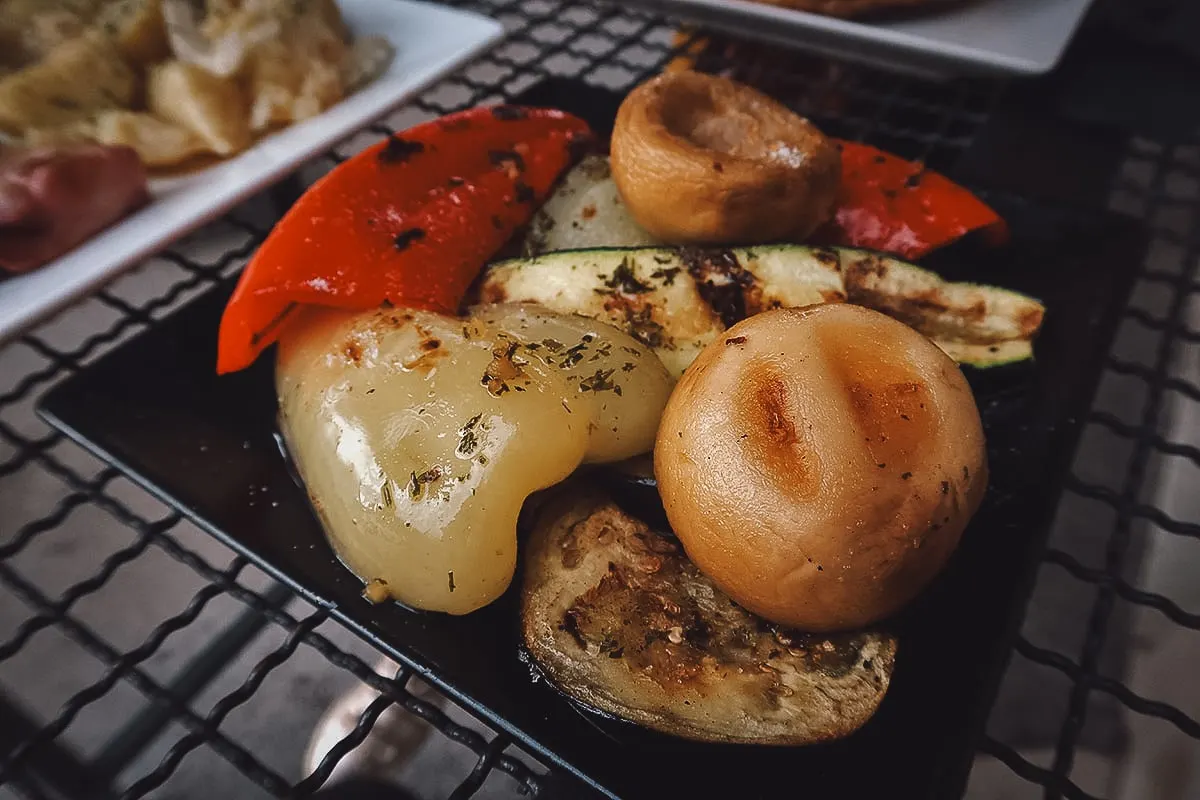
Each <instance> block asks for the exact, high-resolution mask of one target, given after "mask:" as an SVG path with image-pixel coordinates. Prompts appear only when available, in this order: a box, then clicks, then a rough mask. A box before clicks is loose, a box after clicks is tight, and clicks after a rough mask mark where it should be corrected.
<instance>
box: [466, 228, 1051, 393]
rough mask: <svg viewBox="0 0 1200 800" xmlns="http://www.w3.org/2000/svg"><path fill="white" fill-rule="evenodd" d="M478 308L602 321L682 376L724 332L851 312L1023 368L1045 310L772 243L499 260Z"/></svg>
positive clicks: (850, 258) (995, 293)
mask: <svg viewBox="0 0 1200 800" xmlns="http://www.w3.org/2000/svg"><path fill="white" fill-rule="evenodd" d="M480 295H481V297H482V299H483V300H484V301H485V302H508V301H522V302H530V301H531V302H536V303H541V304H542V305H544V306H547V307H549V308H551V309H553V310H555V311H558V312H561V313H576V314H583V315H584V316H588V317H593V318H595V319H600V320H604V321H606V322H608V323H610V324H612V325H615V326H617V327H618V328H621V329H623V330H625V331H627V332H628V333H630V334H632V335H633V336H634V337H636V338H638V339H640V340H641V341H642V342H643V343H645V344H646V345H648V346H649V347H652V348H654V350H655V351H656V352H657V353H658V356H659V358H661V359H662V361H663V363H664V364H666V365H667V368H668V369H669V370H671V372H672V373H673V374H674V375H676V376H679V375H681V374H682V373H683V370H685V369H686V368H687V366H688V365H689V364H691V363H692V361H693V360H694V359H695V358H696V356H697V355H698V354H699V353H700V351H701V350H702V349H703V348H704V347H705V346H706V345H707V344H708V343H709V342H711V341H713V340H714V339H716V338H717V337H718V336H720V335H721V334H722V333H723V332H724V331H725V330H726V329H727V328H728V327H729V326H731V325H733V324H734V323H736V322H738V321H740V320H742V319H745V318H746V317H748V316H752V315H754V314H757V313H760V312H762V311H766V310H768V309H771V308H779V307H799V306H805V305H813V304H818V303H840V302H847V301H848V302H851V303H855V304H857V305H863V306H867V307H869V308H874V309H876V310H878V311H882V312H884V313H886V314H888V315H890V316H893V317H895V318H897V319H899V320H901V321H902V322H904V323H906V324H908V325H909V326H911V327H913V328H915V329H916V330H918V331H920V332H921V333H924V334H925V335H926V336H928V337H930V338H931V339H933V340H934V342H935V343H937V344H938V345H939V346H940V347H941V348H942V349H943V350H945V351H946V352H947V353H948V354H949V355H951V356H952V357H954V358H956V359H957V360H958V361H959V362H960V363H966V364H970V365H972V366H976V367H989V366H995V365H998V364H1007V363H1011V362H1013V361H1020V360H1023V359H1027V358H1030V357H1031V356H1032V354H1033V346H1032V340H1033V336H1034V334H1035V333H1036V332H1037V330H1038V328H1039V327H1040V326H1041V323H1042V317H1043V315H1044V314H1045V308H1044V307H1043V306H1042V305H1041V303H1039V302H1037V301H1036V300H1034V299H1032V298H1030V297H1026V296H1025V295H1022V294H1018V293H1016V292H1011V291H1008V290H1006V289H998V288H995V287H992V286H980V285H976V284H966V283H950V282H947V281H944V280H942V278H941V277H939V276H938V275H937V274H935V273H933V272H930V271H928V270H924V269H921V268H920V267H917V266H914V265H912V264H909V263H907V262H904V261H900V260H899V259H895V258H890V257H887V256H883V255H879V254H877V253H872V252H868V251H865V250H855V249H850V248H840V247H807V246H802V245H768V246H763V247H743V248H733V249H727V250H725V249H722V250H702V249H696V248H668V247H658V248H655V247H650V248H607V249H595V250H572V251H559V252H554V253H546V254H544V255H540V256H536V257H534V258H528V259H513V260H509V261H502V262H500V263H498V264H495V265H493V266H492V267H490V268H489V270H488V272H487V273H486V275H485V276H484V279H483V282H482V284H481V289H480Z"/></svg>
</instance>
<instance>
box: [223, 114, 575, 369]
mask: <svg viewBox="0 0 1200 800" xmlns="http://www.w3.org/2000/svg"><path fill="white" fill-rule="evenodd" d="M588 136H589V132H588V128H587V123H585V122H583V121H582V120H580V119H578V118H576V117H573V116H571V115H569V114H565V113H563V112H561V111H553V110H549V109H534V108H524V107H519V106H493V107H482V108H474V109H470V110H468V111H463V112H460V113H457V114H452V115H450V116H447V117H442V118H441V119H437V120H433V121H431V122H428V123H425V124H423V125H419V126H417V127H416V128H412V129H410V130H408V131H405V132H404V133H402V134H397V135H394V136H392V137H390V138H389V139H387V140H385V141H383V142H380V143H379V144H377V145H375V146H373V147H369V148H367V149H366V150H364V151H363V152H361V153H359V154H358V155H357V156H355V157H354V158H352V159H350V160H349V161H346V162H345V163H343V164H341V165H340V166H338V167H337V168H335V169H334V170H333V171H332V172H330V173H329V174H328V175H326V176H325V177H324V178H322V179H321V180H320V181H318V182H317V183H315V184H314V185H313V186H312V188H310V189H309V190H308V191H307V192H306V193H305V194H304V195H303V196H302V197H301V198H300V200H299V201H297V203H296V204H295V205H294V206H293V207H292V209H291V210H290V211H289V212H288V213H287V215H286V216H284V218H283V219H282V220H280V222H279V224H278V225H276V226H275V229H274V230H273V231H271V234H270V235H269V236H268V237H267V239H266V241H265V242H263V244H262V247H260V248H259V249H258V252H257V253H256V254H255V256H254V258H253V259H252V260H251V261H250V264H249V265H248V266H247V267H246V269H245V271H244V272H243V273H242V277H241V280H240V281H239V282H238V286H237V289H236V291H235V292H234V294H233V297H232V298H231V299H230V301H229V304H228V305H227V306H226V307H225V314H224V316H223V318H222V319H221V331H220V336H219V341H218V352H217V372H218V373H222V374H223V373H227V372H234V371H236V370H239V369H243V368H244V367H247V366H249V365H250V364H251V363H252V362H253V361H254V359H255V358H257V357H258V355H259V354H260V353H262V351H263V350H265V349H266V348H267V347H268V346H270V345H271V343H272V342H274V341H275V340H276V339H277V338H278V337H279V334H280V332H281V330H282V329H283V327H284V326H285V325H286V324H287V322H288V320H289V317H290V316H294V315H292V311H293V310H294V309H296V308H297V307H298V306H300V305H303V304H313V305H322V306H333V307H337V308H345V309H364V310H365V309H370V308H378V307H379V306H381V305H384V304H387V303H390V304H392V305H397V306H408V307H413V308H422V309H429V310H433V311H440V312H444V313H454V312H455V311H456V310H457V309H458V306H459V303H461V302H462V297H463V294H464V293H465V292H466V290H467V287H468V286H470V284H471V281H472V280H474V278H475V276H476V275H477V274H478V272H479V270H480V269H481V268H482V267H483V266H484V264H485V263H486V262H487V260H488V259H489V258H490V257H491V256H492V255H493V254H494V253H495V252H496V251H497V250H498V249H499V248H500V247H502V246H503V245H504V243H505V242H506V241H507V240H508V239H509V237H510V236H511V235H512V233H513V231H515V230H516V229H517V228H518V227H520V226H521V225H523V224H525V223H526V222H527V221H528V220H529V218H530V216H531V215H532V214H533V212H534V210H535V209H536V208H537V206H538V204H540V203H541V201H542V200H544V199H545V197H546V195H547V193H548V192H549V191H550V188H551V186H552V185H553V183H554V181H555V179H556V178H557V177H558V175H559V173H560V172H562V170H563V169H564V168H565V167H566V166H568V164H569V163H570V161H571V158H572V151H573V149H574V147H573V145H575V144H576V143H578V142H580V141H582V140H584V139H586V138H587V137H588Z"/></svg>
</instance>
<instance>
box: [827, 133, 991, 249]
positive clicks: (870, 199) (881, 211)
mask: <svg viewBox="0 0 1200 800" xmlns="http://www.w3.org/2000/svg"><path fill="white" fill-rule="evenodd" d="M838 145H839V147H840V148H841V151H842V186H841V195H840V201H839V205H838V208H837V211H836V212H835V213H834V218H833V219H832V220H830V221H829V222H828V223H826V224H825V225H824V226H822V227H821V228H820V229H819V230H818V231H817V232H816V233H815V234H814V235H813V239H814V240H815V241H817V242H819V243H821V244H831V245H844V246H848V247H865V248H870V249H872V250H882V251H885V252H888V253H896V254H898V255H900V256H901V257H902V258H906V259H916V258H920V257H921V256H923V255H925V254H926V253H928V252H930V251H931V250H935V249H937V248H938V247H941V246H942V245H945V244H949V243H950V242H952V241H954V240H956V239H959V238H961V237H962V236H963V235H965V234H966V233H968V232H970V231H973V230H984V231H986V233H987V235H988V236H989V237H991V238H993V239H994V240H995V241H1003V240H1004V239H1005V238H1006V237H1007V227H1006V226H1005V224H1004V220H1002V219H1001V218H1000V216H999V215H998V214H996V212H995V211H993V210H992V209H991V208H989V207H988V206H987V204H986V203H984V202H983V201H982V200H980V199H979V198H978V197H976V196H975V195H973V194H971V193H970V192H969V191H967V190H966V189H964V188H963V187H961V186H959V185H958V184H956V183H954V182H952V181H950V180H947V179H946V178H944V177H942V176H941V175H939V174H937V173H936V172H933V171H931V170H928V169H925V166H924V165H923V164H919V163H914V162H911V161H905V160H904V159H902V158H899V157H897V156H894V155H891V154H890V153H885V152H883V151H882V150H877V149H876V148H874V147H871V146H870V145H865V144H859V143H857V142H846V141H840V142H838Z"/></svg>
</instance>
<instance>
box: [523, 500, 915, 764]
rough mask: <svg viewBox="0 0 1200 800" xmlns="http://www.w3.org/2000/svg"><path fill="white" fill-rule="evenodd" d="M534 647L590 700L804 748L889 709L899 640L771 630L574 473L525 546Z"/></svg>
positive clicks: (671, 726)
mask: <svg viewBox="0 0 1200 800" xmlns="http://www.w3.org/2000/svg"><path fill="white" fill-rule="evenodd" d="M521 623H522V632H523V635H524V642H525V647H526V649H527V650H528V651H529V653H530V655H532V656H533V658H534V660H535V661H536V662H537V663H538V665H539V666H540V667H541V669H542V671H543V672H544V673H545V675H546V677H548V678H549V679H550V680H551V681H552V682H553V683H554V684H555V685H557V686H558V688H559V689H561V690H562V691H564V692H565V693H567V694H568V695H570V696H571V697H573V698H574V699H575V700H577V701H579V702H580V703H582V704H584V705H586V706H589V707H592V708H595V709H597V710H599V711H602V712H605V713H608V714H612V715H615V716H618V717H621V718H623V719H626V720H629V721H631V722H634V723H637V724H639V725H643V726H645V727H648V728H653V729H655V730H659V731H662V732H664V733H669V734H673V735H676V736H683V737H686V738H689V739H696V740H700V741H710V742H730V743H744V744H776V745H797V744H809V743H813V742H819V741H825V740H829V739H836V738H840V737H844V736H847V735H849V734H851V733H853V732H854V731H855V730H857V729H858V728H859V727H860V726H862V725H863V723H865V722H866V721H867V720H868V719H870V717H871V715H872V714H874V713H875V710H876V709H877V708H878V707H879V703H880V701H882V699H883V696H884V693H885V692H886V691H887V687H888V683H889V681H890V680H891V674H892V667H893V663H894V660H895V654H896V640H895V638H894V637H893V636H891V635H890V634H887V633H881V632H877V631H863V632H856V633H843V634H835V635H831V636H817V635H810V634H800V633H794V632H786V631H780V630H776V629H773V628H772V627H770V626H769V625H768V623H766V622H765V621H763V620H761V619H759V618H758V617H755V616H754V615H752V614H750V613H749V612H747V611H745V610H743V609H742V608H740V607H738V606H737V605H735V604H734V603H733V602H732V601H731V600H730V599H729V598H728V597H727V596H726V595H724V594H723V593H722V592H721V591H720V590H718V589H717V588H716V587H715V586H714V585H713V584H712V582H711V581H709V580H708V579H707V578H706V577H704V575H702V574H701V573H700V571H699V570H698V569H696V567H695V566H694V565H693V564H692V563H691V562H690V561H689V560H688V559H687V557H686V556H685V555H684V554H683V550H682V548H681V546H680V545H679V543H678V542H677V541H676V540H675V539H674V538H673V537H670V536H668V535H664V534H661V533H657V532H655V531H652V530H651V529H650V528H649V527H648V526H647V525H646V524H645V523H643V522H641V521H640V520H638V519H636V518H634V517H632V516H630V515H628V514H626V513H625V512H623V511H621V510H620V509H619V508H618V507H617V506H616V505H614V504H613V503H612V502H611V501H610V500H609V499H608V498H607V497H606V496H605V495H604V494H603V493H602V492H600V491H599V490H597V489H595V488H594V487H590V486H588V485H586V484H584V483H582V482H579V481H576V482H572V483H568V484H566V485H564V486H562V487H560V488H559V489H558V490H557V493H556V494H555V495H554V496H553V498H552V499H550V500H549V501H548V502H547V503H546V504H545V505H543V506H542V507H541V508H540V509H539V511H538V512H537V514H536V521H535V523H534V530H533V533H532V535H531V538H530V540H529V542H528V544H527V545H526V548H525V583H524V591H523V597H522V615H521Z"/></svg>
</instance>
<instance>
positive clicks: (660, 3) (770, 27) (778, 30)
mask: <svg viewBox="0 0 1200 800" xmlns="http://www.w3.org/2000/svg"><path fill="white" fill-rule="evenodd" d="M980 1H986V0H980ZM990 1H991V2H996V0H990ZM628 2H631V3H633V4H635V5H640V6H643V7H645V8H650V9H654V10H656V11H660V12H663V13H668V14H676V15H680V16H684V17H686V16H689V15H691V16H693V17H695V18H696V19H697V20H699V21H701V22H703V23H705V24H709V25H713V26H714V27H722V28H725V29H726V30H731V31H734V32H736V33H738V34H742V35H746V36H750V37H754V38H759V39H768V40H771V41H774V42H779V43H781V44H785V45H788V46H791V47H801V48H805V47H808V48H812V49H814V50H817V51H819V52H828V51H830V48H832V47H833V46H834V45H836V44H838V43H844V42H851V43H853V44H855V45H881V46H886V47H888V48H890V53H888V54H885V55H878V56H875V57H870V58H867V57H864V56H862V55H860V54H858V53H854V52H850V53H848V52H846V51H841V50H839V51H836V52H837V53H838V54H839V55H840V57H841V58H844V59H857V60H860V61H863V60H865V61H869V62H872V63H880V64H887V65H889V66H890V67H891V68H892V69H900V70H909V71H916V72H920V73H932V74H935V75H937V74H943V75H944V74H945V73H944V70H945V69H946V68H947V67H958V68H959V70H961V69H962V68H964V67H965V68H967V72H966V73H963V74H971V75H975V74H985V75H993V76H996V75H1010V76H1023V77H1035V76H1038V75H1045V74H1046V73H1048V72H1050V71H1052V70H1053V69H1054V68H1055V67H1057V66H1058V64H1059V63H1060V62H1061V61H1062V58H1063V55H1064V54H1065V53H1066V49H1067V46H1068V45H1069V44H1070V42H1071V41H1072V40H1073V39H1074V37H1075V34H1076V32H1077V31H1078V30H1079V27H1080V26H1081V25H1082V24H1083V20H1084V19H1085V18H1086V17H1087V14H1088V11H1089V10H1090V9H1091V6H1092V5H1093V3H1094V2H1095V0H1078V2H1079V13H1078V14H1077V15H1076V16H1075V18H1074V19H1073V21H1072V23H1071V25H1070V26H1068V29H1067V30H1066V31H1065V32H1064V35H1063V38H1062V39H1061V41H1059V42H1058V43H1057V45H1056V46H1055V49H1054V51H1053V53H1052V54H1048V57H1047V58H1046V59H1045V60H1034V59H1030V58H1024V57H1020V56H1015V55H1013V54H1011V53H1004V52H1000V51H996V50H984V49H980V48H973V47H970V46H967V45H962V44H958V43H955V42H946V41H942V40H938V39H934V38H930V37H928V36H923V35H920V34H917V33H912V32H909V31H903V30H896V29H893V28H889V27H885V26H881V25H877V24H873V23H871V22H863V21H861V20H854V19H842V18H839V17H831V16H827V15H824V14H817V13H815V12H811V11H801V10H799V9H792V8H784V7H781V6H775V5H770V4H767V3H764V2H758V1H757V0H628ZM943 13H947V14H953V13H956V11H955V10H950V11H946V12H943ZM814 40H817V41H814Z"/></svg>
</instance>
